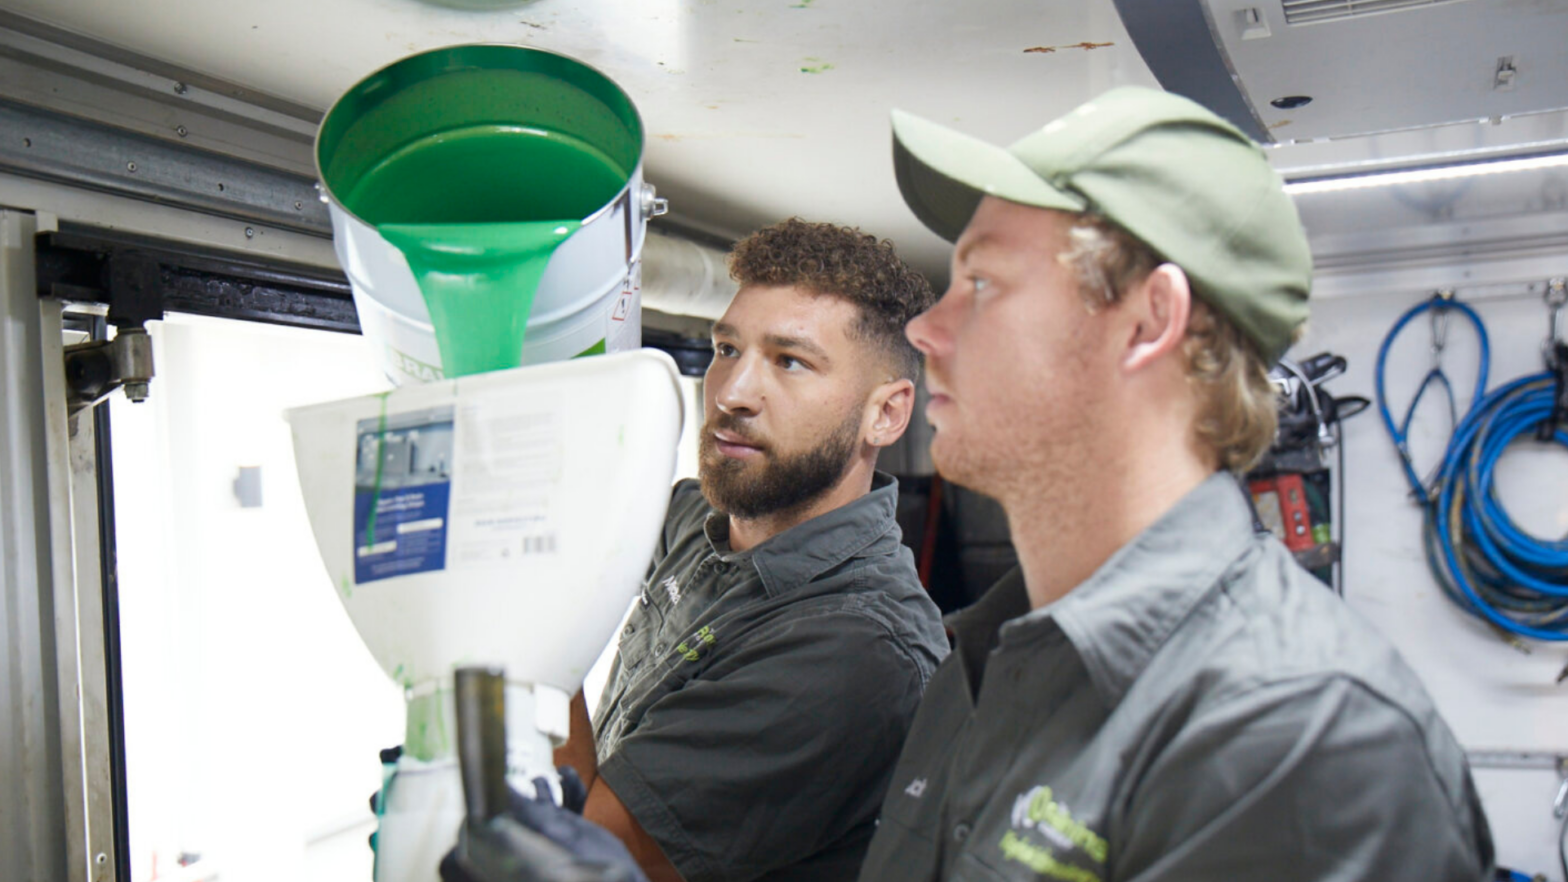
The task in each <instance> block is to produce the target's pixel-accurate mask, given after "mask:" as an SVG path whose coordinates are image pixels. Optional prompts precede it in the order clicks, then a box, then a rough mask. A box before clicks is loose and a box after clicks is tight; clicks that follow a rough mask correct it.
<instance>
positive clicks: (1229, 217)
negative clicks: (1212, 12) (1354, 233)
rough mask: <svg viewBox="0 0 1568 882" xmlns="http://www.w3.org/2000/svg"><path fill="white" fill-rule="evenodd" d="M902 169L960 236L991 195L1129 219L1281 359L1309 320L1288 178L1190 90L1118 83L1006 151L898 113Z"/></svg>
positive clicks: (908, 197)
mask: <svg viewBox="0 0 1568 882" xmlns="http://www.w3.org/2000/svg"><path fill="white" fill-rule="evenodd" d="M893 168H894V170H895V172H896V173H897V175H898V187H899V190H901V191H902V192H903V194H904V201H905V202H906V203H908V204H909V207H910V209H912V210H913V211H914V213H915V216H916V217H918V218H920V220H921V222H922V223H924V224H925V225H926V226H927V227H930V228H931V229H932V230H933V231H934V232H936V234H937V235H939V236H941V237H942V238H944V239H947V240H948V241H949V242H952V241H956V240H957V239H958V236H959V234H960V233H962V232H963V229H964V226H965V225H967V224H968V223H969V219H970V217H972V216H973V215H974V213H975V208H976V207H977V206H978V205H979V204H980V200H981V198H982V197H984V196H988V195H989V196H996V197H998V198H1001V199H1006V200H1008V201H1010V202H1018V203H1021V204H1024V205H1033V206H1038V207H1040V208H1051V209H1056V210H1058V211H1067V212H1092V213H1094V214H1098V215H1100V216H1102V217H1105V218H1107V219H1109V220H1111V221H1113V222H1115V223H1116V224H1118V225H1120V226H1121V227H1123V228H1124V229H1126V230H1127V231H1128V232H1130V233H1132V234H1133V235H1134V236H1136V237H1137V238H1138V239H1140V240H1142V241H1143V242H1144V243H1145V244H1147V245H1148V246H1150V247H1151V248H1153V249H1154V250H1155V251H1157V252H1159V254H1161V255H1162V256H1163V257H1164V258H1165V259H1166V260H1169V261H1170V262H1172V263H1174V264H1176V265H1177V266H1179V267H1181V268H1182V270H1184V271H1185V272H1186V273H1187V277H1188V278H1189V279H1191V281H1192V285H1193V290H1194V292H1195V293H1196V294H1197V295H1198V296H1200V297H1202V298H1203V299H1204V300H1205V301H1206V302H1207V303H1208V304H1209V305H1210V306H1212V307H1214V308H1215V309H1217V310H1219V311H1220V312H1221V313H1223V314H1224V315H1225V316H1226V317H1227V318H1229V319H1230V320H1231V321H1232V322H1234V323H1235V324H1236V326H1237V327H1238V328H1239V329H1240V330H1241V331H1242V332H1243V333H1244V334H1246V335H1247V337H1248V338H1250V339H1251V340H1252V341H1253V342H1254V343H1256V344H1257V345H1258V347H1259V350H1260V351H1261V353H1262V355H1263V356H1264V357H1265V358H1267V359H1269V360H1270V361H1271V362H1272V361H1273V360H1274V359H1277V358H1278V357H1279V356H1280V355H1282V354H1284V352H1285V350H1286V349H1287V348H1289V346H1290V342H1291V337H1292V335H1293V333H1294V332H1295V330H1296V328H1297V327H1299V326H1300V325H1301V323H1302V322H1304V321H1306V319H1307V293H1308V291H1309V289H1310V288H1311V285H1312V254H1311V252H1310V251H1309V250H1308V247H1307V237H1306V233H1305V231H1303V230H1302V228H1301V220H1300V219H1299V218H1298V217H1297V216H1296V207H1295V205H1294V204H1292V203H1291V201H1290V197H1288V196H1286V195H1285V191H1284V189H1283V186H1282V182H1281V181H1280V177H1279V175H1278V174H1277V173H1276V172H1275V171H1274V169H1273V168H1272V167H1271V166H1270V165H1269V163H1268V160H1267V159H1266V158H1265V157H1264V155H1263V149H1262V148H1260V147H1259V146H1258V145H1257V144H1255V143H1253V141H1252V140H1251V139H1250V138H1248V137H1247V136H1246V135H1244V134H1242V133H1241V131H1240V130H1238V129H1237V128H1236V127H1235V126H1233V125H1231V124H1230V123H1228V122H1226V121H1225V120H1223V119H1220V118H1219V117H1218V116H1215V115H1214V114H1213V113H1211V112H1210V111H1208V110H1207V109H1205V108H1204V107H1203V106H1201V105H1199V104H1197V103H1196V102H1194V101H1191V100H1188V99H1186V98H1182V97H1181V96H1179V95H1172V94H1170V93H1168V92H1161V91H1159V90H1157V89H1147V88H1142V87H1136V86H1124V87H1122V88H1118V89H1112V90H1111V91H1109V92H1106V93H1105V94H1103V95H1101V96H1100V97H1098V98H1096V99H1094V100H1093V101H1090V102H1089V103H1087V104H1084V105H1082V106H1081V107H1079V108H1077V109H1076V110H1073V111H1072V112H1070V113H1068V114H1067V115H1066V116H1064V117H1062V118H1060V119H1058V120H1056V121H1054V122H1052V123H1050V124H1049V125H1047V126H1046V127H1045V128H1043V129H1040V130H1039V131H1037V132H1034V133H1032V134H1030V135H1027V136H1025V137H1024V138H1022V139H1021V140H1019V141H1017V142H1015V143H1014V144H1013V145H1012V146H1010V147H1008V148H1006V149H1003V148H1001V147H998V146H995V145H993V144H988V143H986V142H984V141H980V140H978V139H976V138H971V137H969V136H968V135H963V134H960V133H958V132H955V131H953V130H951V129H948V128H945V127H943V126H939V125H937V124H936V123H933V122H929V121H927V120H924V119H921V118H920V117H917V116H913V115H911V114H908V113H904V112H903V111H898V110H895V111H893Z"/></svg>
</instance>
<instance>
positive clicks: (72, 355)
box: [65, 251, 163, 414]
mask: <svg viewBox="0 0 1568 882" xmlns="http://www.w3.org/2000/svg"><path fill="white" fill-rule="evenodd" d="M104 277H105V280H106V281H107V288H108V300H109V310H108V319H109V323H110V324H113V325H115V326H116V327H118V328H119V333H118V334H116V336H115V338H114V339H113V340H96V341H93V342H90V343H79V344H76V345H74V346H67V347H66V348H65V382H66V392H67V396H68V401H69V403H70V413H72V414H75V413H76V412H77V411H80V410H82V409H83V408H87V407H91V406H93V405H94V404H97V403H98V402H100V401H102V400H103V399H104V398H106V397H107V396H108V395H109V393H111V392H113V391H114V390H115V389H120V388H123V389H124V390H125V397H126V398H127V399H129V400H130V401H132V402H136V403H140V402H143V401H146V400H147V394H148V391H149V387H150V384H151V383H152V378H153V357H152V338H151V337H149V336H148V335H147V327H146V323H147V322H149V321H153V320H156V319H161V318H163V279H162V270H161V268H160V267H159V266H158V262H157V261H156V260H154V259H153V258H151V257H149V256H147V255H145V254H140V253H138V252H135V251H124V252H120V253H117V254H114V255H113V256H111V257H110V258H109V259H108V261H107V265H106V266H105V267H104Z"/></svg>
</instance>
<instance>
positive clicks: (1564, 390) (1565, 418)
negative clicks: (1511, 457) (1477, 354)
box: [1535, 279, 1568, 682]
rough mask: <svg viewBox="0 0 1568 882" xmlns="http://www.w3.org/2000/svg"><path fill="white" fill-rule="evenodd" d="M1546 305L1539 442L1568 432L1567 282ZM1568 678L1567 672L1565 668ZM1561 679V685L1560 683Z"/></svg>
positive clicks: (1557, 285)
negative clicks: (1545, 412) (1546, 409)
mask: <svg viewBox="0 0 1568 882" xmlns="http://www.w3.org/2000/svg"><path fill="white" fill-rule="evenodd" d="M1542 299H1544V300H1545V301H1546V309H1547V313H1548V318H1547V329H1546V342H1545V343H1544V344H1543V345H1542V356H1543V357H1544V358H1545V361H1546V370H1547V372H1548V373H1550V374H1552V375H1553V376H1554V378H1555V381H1556V382H1555V385H1554V386H1553V389H1554V392H1553V396H1552V412H1551V414H1550V415H1549V416H1547V417H1546V419H1544V420H1541V423H1540V425H1539V426H1537V427H1536V429H1535V438H1536V440H1537V441H1541V442H1543V443H1544V442H1548V441H1551V440H1552V436H1553V435H1556V434H1557V432H1558V431H1560V430H1562V429H1564V428H1568V341H1565V340H1564V339H1563V335H1562V333H1561V331H1560V329H1559V326H1558V320H1559V318H1560V317H1561V315H1562V313H1563V308H1564V306H1568V281H1565V280H1564V279H1552V280H1551V281H1550V282H1547V284H1546V293H1545V294H1544V295H1542ZM1563 670H1564V673H1565V674H1568V668H1564V669H1563ZM1561 680H1562V678H1561V677H1559V678H1558V681H1559V682H1561Z"/></svg>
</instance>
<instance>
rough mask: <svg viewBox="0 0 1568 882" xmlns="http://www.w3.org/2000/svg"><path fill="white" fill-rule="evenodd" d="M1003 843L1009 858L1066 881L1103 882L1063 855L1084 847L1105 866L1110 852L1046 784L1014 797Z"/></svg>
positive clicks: (1088, 853) (1084, 850)
mask: <svg viewBox="0 0 1568 882" xmlns="http://www.w3.org/2000/svg"><path fill="white" fill-rule="evenodd" d="M1033 834H1038V835H1033ZM1039 840H1044V842H1041V841H1039ZM1000 846H1001V849H1002V857H1004V858H1006V859H1007V860H1010V861H1014V862H1017V863H1020V864H1023V865H1024V866H1026V867H1028V868H1030V869H1031V870H1034V871H1035V872H1036V873H1039V874H1040V875H1042V876H1049V877H1051V878H1052V879H1061V880H1063V882H1100V876H1099V874H1098V873H1095V872H1093V871H1091V870H1088V869H1085V868H1084V867H1080V866H1078V865H1076V864H1072V863H1068V862H1067V861H1066V860H1064V859H1063V858H1062V857H1061V855H1065V854H1067V853H1069V852H1072V851H1074V850H1082V852H1083V853H1084V854H1085V855H1086V856H1088V858H1089V859H1090V860H1092V861H1094V862H1095V863H1096V864H1099V865H1101V866H1104V864H1105V859H1106V857H1107V855H1108V854H1109V852H1110V847H1109V846H1108V845H1107V844H1106V842H1105V839H1104V837H1102V836H1100V835H1099V834H1098V833H1095V832H1094V831H1093V830H1091V829H1089V827H1088V825H1086V824H1084V823H1083V822H1081V821H1079V820H1078V819H1077V818H1074V817H1073V814H1072V812H1071V811H1070V810H1069V809H1068V808H1067V806H1066V805H1064V804H1062V803H1061V802H1058V801H1057V800H1056V799H1055V798H1054V794H1053V793H1052V792H1051V788H1049V787H1043V786H1042V787H1035V788H1033V789H1031V790H1029V791H1028V792H1026V793H1020V794H1018V796H1017V798H1015V799H1014V800H1013V814H1012V829H1011V830H1008V831H1007V832H1006V833H1005V834H1003V836H1002V841H1001V843H1000Z"/></svg>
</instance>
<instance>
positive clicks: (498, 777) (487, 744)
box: [456, 667, 511, 824]
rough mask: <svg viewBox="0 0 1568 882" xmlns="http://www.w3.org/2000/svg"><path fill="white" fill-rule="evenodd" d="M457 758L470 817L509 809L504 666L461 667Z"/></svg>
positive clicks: (480, 817)
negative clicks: (501, 667)
mask: <svg viewBox="0 0 1568 882" xmlns="http://www.w3.org/2000/svg"><path fill="white" fill-rule="evenodd" d="M456 700H457V762H458V766H459V768H460V769H461V771H462V776H463V801H464V803H465V804H466V805H467V806H468V819H469V820H470V821H473V822H475V823H480V824H482V823H484V822H486V821H488V820H490V819H491V818H493V817H495V816H496V815H499V814H501V813H502V812H504V811H506V808H507V802H508V800H509V799H510V795H511V794H510V791H509V790H508V788H507V785H506V677H505V675H504V673H503V672H502V670H501V669H500V668H480V667H476V668H458V669H457V690H456Z"/></svg>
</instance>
